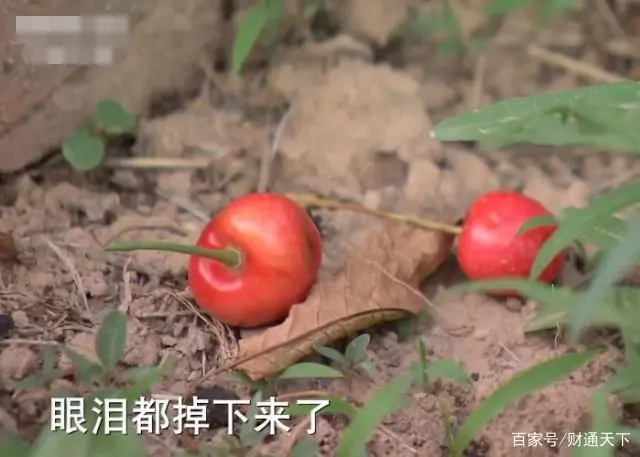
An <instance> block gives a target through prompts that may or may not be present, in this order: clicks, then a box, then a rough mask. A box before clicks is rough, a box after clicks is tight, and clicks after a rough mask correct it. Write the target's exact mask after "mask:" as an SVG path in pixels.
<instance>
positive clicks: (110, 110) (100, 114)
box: [93, 99, 136, 135]
mask: <svg viewBox="0 0 640 457" xmlns="http://www.w3.org/2000/svg"><path fill="white" fill-rule="evenodd" d="M93 123H94V124H95V126H96V127H97V128H99V129H100V130H101V131H103V132H105V133H107V134H109V135H124V134H127V133H135V131H136V120H135V118H134V117H133V115H132V114H131V113H130V112H129V111H127V110H126V109H124V107H123V106H122V104H120V103H119V102H117V101H116V100H112V99H105V100H102V101H101V102H100V103H98V105H97V106H96V109H95V111H94V112H93Z"/></svg>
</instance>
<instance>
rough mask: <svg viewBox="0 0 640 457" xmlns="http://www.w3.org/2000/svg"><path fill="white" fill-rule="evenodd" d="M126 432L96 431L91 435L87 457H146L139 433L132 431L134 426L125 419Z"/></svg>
mask: <svg viewBox="0 0 640 457" xmlns="http://www.w3.org/2000/svg"><path fill="white" fill-rule="evenodd" d="M127 422H128V424H127V430H128V431H129V432H128V433H125V434H120V433H117V434H112V435H111V434H110V435H107V434H105V433H97V434H95V435H92V436H91V447H90V449H89V453H88V454H87V457H89V456H90V457H113V456H122V457H125V456H126V457H147V452H146V450H145V448H144V445H143V443H142V439H141V437H140V435H138V434H136V433H133V432H132V431H133V430H135V426H134V425H133V424H132V423H131V421H127Z"/></svg>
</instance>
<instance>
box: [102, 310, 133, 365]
mask: <svg viewBox="0 0 640 457" xmlns="http://www.w3.org/2000/svg"><path fill="white" fill-rule="evenodd" d="M126 348H127V316H125V315H124V313H122V312H121V311H118V310H117V309H116V310H113V311H111V312H110V313H109V314H107V316H106V317H105V318H104V320H103V321H102V324H101V325H100V329H99V330H98V335H97V337H96V354H98V358H99V359H100V361H101V362H102V364H103V365H104V367H105V368H106V369H107V370H110V369H112V368H113V367H114V366H115V365H116V364H117V363H118V362H119V361H120V359H122V357H123V356H124V352H125V349H126Z"/></svg>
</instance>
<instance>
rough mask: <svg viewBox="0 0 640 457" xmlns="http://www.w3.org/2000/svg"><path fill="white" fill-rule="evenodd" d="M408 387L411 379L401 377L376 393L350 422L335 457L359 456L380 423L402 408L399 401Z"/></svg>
mask: <svg viewBox="0 0 640 457" xmlns="http://www.w3.org/2000/svg"><path fill="white" fill-rule="evenodd" d="M410 387H411V377H402V378H396V379H393V380H392V381H390V382H389V383H388V384H387V385H386V386H384V387H383V388H382V389H381V390H379V391H378V392H376V393H375V394H374V395H373V396H372V397H371V398H370V399H369V400H368V401H367V403H366V404H365V405H364V406H363V407H362V408H361V409H360V411H358V412H357V413H356V414H355V416H354V417H353V419H352V420H351V423H350V424H349V426H348V427H347V429H346V430H345V432H344V434H343V435H342V439H341V440H340V443H339V444H338V448H337V449H336V454H335V457H355V456H359V455H361V453H362V451H363V450H364V448H365V446H366V444H367V442H368V441H369V439H370V438H371V435H372V434H373V432H374V430H375V429H376V427H377V426H378V425H380V422H382V420H383V419H384V418H385V417H386V416H387V415H389V414H391V413H394V412H395V411H397V410H398V409H399V408H401V407H402V406H403V404H402V403H403V402H402V401H401V400H402V398H403V397H404V396H405V394H406V392H407V391H408V390H409V388H410ZM405 398H406V397H405ZM365 455H366V454H365Z"/></svg>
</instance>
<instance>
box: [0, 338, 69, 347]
mask: <svg viewBox="0 0 640 457" xmlns="http://www.w3.org/2000/svg"><path fill="white" fill-rule="evenodd" d="M0 344H7V345H8V344H20V345H24V346H61V344H60V343H58V342H57V341H42V340H28V339H25V338H5V339H3V340H0Z"/></svg>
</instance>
